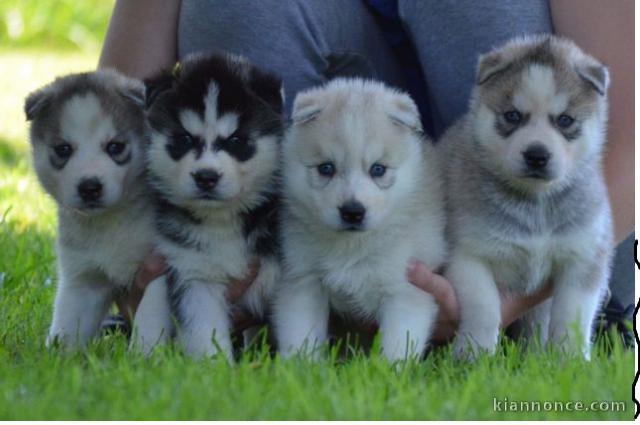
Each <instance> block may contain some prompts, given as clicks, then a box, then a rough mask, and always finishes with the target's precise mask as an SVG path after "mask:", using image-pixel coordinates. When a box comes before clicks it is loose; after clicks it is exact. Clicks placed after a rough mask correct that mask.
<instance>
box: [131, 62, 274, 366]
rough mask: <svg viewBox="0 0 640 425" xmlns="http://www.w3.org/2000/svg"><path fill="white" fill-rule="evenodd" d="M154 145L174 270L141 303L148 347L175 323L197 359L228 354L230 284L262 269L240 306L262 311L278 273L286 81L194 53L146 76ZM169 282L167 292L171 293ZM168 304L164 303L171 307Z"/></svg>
mask: <svg viewBox="0 0 640 425" xmlns="http://www.w3.org/2000/svg"><path fill="white" fill-rule="evenodd" d="M146 103H147V118H148V122H149V126H150V139H151V143H150V145H149V148H148V151H147V168H148V173H149V179H150V184H151V185H152V186H153V187H154V188H155V190H156V191H157V194H158V197H159V199H160V201H159V204H158V208H157V218H156V224H157V230H158V233H159V238H158V241H157V249H158V250H159V251H160V252H161V253H162V254H163V255H164V256H165V257H166V259H167V262H168V265H169V271H168V273H167V275H166V277H165V278H161V279H159V280H157V281H155V282H153V283H152V285H151V288H150V290H151V291H152V293H153V294H156V295H155V296H148V297H146V298H147V300H146V302H145V303H143V304H142V305H141V307H140V308H141V309H143V310H147V311H152V312H155V314H150V315H149V316H147V320H153V321H155V326H150V327H148V326H146V325H147V324H139V325H140V326H139V329H140V328H143V329H147V328H149V329H151V331H150V333H149V334H147V335H143V334H140V333H138V336H137V342H138V343H140V344H141V347H142V348H143V350H145V351H149V349H151V348H152V347H153V345H154V344H155V343H157V342H158V341H161V340H163V339H164V338H165V337H166V336H167V334H168V333H169V332H168V328H169V327H170V325H171V321H170V315H169V314H165V312H166V311H167V310H168V309H169V308H170V309H171V312H172V313H173V317H174V318H175V319H176V321H177V324H178V332H177V338H178V340H179V342H180V343H181V344H182V345H183V346H184V348H185V350H186V351H187V353H189V354H190V355H193V356H203V355H213V354H215V353H217V352H218V351H219V350H221V351H222V352H223V353H224V354H225V355H227V357H230V355H231V349H232V347H231V341H230V321H229V309H228V305H227V303H226V301H225V291H226V289H227V285H228V283H229V281H230V280H231V279H233V278H236V279H239V278H242V277H243V276H245V275H246V273H247V271H248V268H249V264H250V262H251V261H252V260H254V259H255V258H256V257H257V258H258V259H259V260H260V272H259V273H258V276H257V278H256V280H255V282H254V284H253V285H252V287H251V288H250V290H249V291H248V292H247V293H246V294H245V295H244V296H243V298H242V300H241V303H242V304H243V306H244V307H246V308H248V309H249V310H250V311H251V312H252V313H254V314H256V315H262V314H264V310H265V306H266V304H267V302H268V299H269V294H270V293H271V292H272V288H273V286H274V284H275V282H276V281H277V280H278V279H279V276H280V266H279V263H278V259H277V252H276V251H277V245H276V237H275V234H274V230H275V223H276V205H277V196H276V194H277V170H278V163H279V145H280V139H281V136H282V132H283V125H284V124H283V118H282V108H283V98H282V84H281V81H280V80H279V79H278V78H277V77H275V76H273V75H270V74H268V73H265V72H262V71H260V70H258V69H256V68H255V67H253V66H252V65H250V64H249V63H248V62H247V61H245V60H244V59H242V58H239V57H236V56H224V57H223V56H202V55H198V56H190V57H188V58H186V59H185V60H184V61H183V62H181V63H180V64H178V65H177V66H176V67H175V68H174V69H173V70H172V71H170V72H163V73H161V74H160V75H157V76H156V77H154V78H152V79H150V80H148V81H147V82H146ZM165 284H166V285H167V288H168V293H169V297H168V298H167V297H166V292H165V291H166V289H167V288H164V287H163V285H165ZM167 300H168V304H167Z"/></svg>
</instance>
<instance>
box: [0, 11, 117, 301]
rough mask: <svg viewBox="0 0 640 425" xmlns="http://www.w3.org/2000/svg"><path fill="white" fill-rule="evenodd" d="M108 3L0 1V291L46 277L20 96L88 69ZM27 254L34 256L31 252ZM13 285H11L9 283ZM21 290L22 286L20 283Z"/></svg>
mask: <svg viewBox="0 0 640 425" xmlns="http://www.w3.org/2000/svg"><path fill="white" fill-rule="evenodd" d="M113 4H114V0H79V1H78V0H2V1H0V247H1V248H2V251H3V252H4V255H0V288H1V287H3V286H4V290H5V291H11V289H10V288H12V287H13V288H16V289H17V288H19V287H20V286H18V285H15V284H16V283H17V282H22V285H24V284H25V283H26V284H27V285H29V286H32V285H33V286H36V287H42V282H43V279H44V281H45V284H46V283H47V282H50V279H49V278H48V276H51V275H52V274H53V270H49V271H48V272H45V274H44V276H43V270H42V266H43V265H44V264H46V269H49V267H51V260H52V259H53V251H52V240H53V236H54V231H55V209H54V206H53V203H52V202H51V201H50V200H49V199H48V198H47V197H46V196H45V195H44V194H43V192H42V191H41V190H40V188H39V186H38V184H37V182H36V179H35V175H34V173H33V171H32V168H31V161H30V152H29V143H28V140H27V129H28V125H27V122H26V121H25V116H24V112H23V102H24V98H25V97H26V95H27V94H28V93H29V92H31V91H32V90H35V89H36V88H38V87H40V86H41V85H43V84H46V83H48V82H50V81H52V80H53V79H54V78H55V77H56V76H58V75H62V74H66V73H70V72H79V71H87V70H91V69H94V68H95V67H96V65H97V62H98V56H99V54H100V47H101V44H102V40H103V38H104V35H105V33H106V29H107V25H108V22H109V17H110V14H111V10H112V8H113ZM34 252H35V253H38V255H35V256H34ZM14 285H15V286H14ZM22 288H23V289H24V287H22Z"/></svg>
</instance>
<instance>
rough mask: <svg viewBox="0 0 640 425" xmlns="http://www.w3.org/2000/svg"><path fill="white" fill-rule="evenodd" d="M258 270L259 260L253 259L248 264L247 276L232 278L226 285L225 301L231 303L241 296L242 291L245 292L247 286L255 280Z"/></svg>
mask: <svg viewBox="0 0 640 425" xmlns="http://www.w3.org/2000/svg"><path fill="white" fill-rule="evenodd" d="M259 270H260V262H259V261H258V260H256V259H254V260H252V261H251V263H250V264H249V272H248V274H247V276H245V277H244V278H242V279H232V280H231V282H230V284H229V286H228V287H227V292H226V297H227V301H229V302H230V303H232V304H233V303H235V302H237V301H238V300H239V299H240V298H242V296H243V295H244V293H245V292H247V290H248V289H249V287H250V286H251V285H252V284H253V281H254V280H256V277H257V276H258V272H259Z"/></svg>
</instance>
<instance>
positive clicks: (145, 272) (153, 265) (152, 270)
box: [134, 251, 167, 291]
mask: <svg viewBox="0 0 640 425" xmlns="http://www.w3.org/2000/svg"><path fill="white" fill-rule="evenodd" d="M166 269H167V263H166V261H165V258H164V256H162V255H161V254H159V253H157V252H155V251H152V252H151V253H150V254H149V255H147V257H146V258H145V259H144V261H143V262H142V266H141V267H140V269H138V272H137V273H136V277H135V279H134V286H135V287H136V288H138V289H140V290H141V291H144V290H145V288H146V287H147V285H149V283H151V281H153V280H154V279H155V278H157V277H159V276H161V275H162V274H163V273H164V272H165V271H166Z"/></svg>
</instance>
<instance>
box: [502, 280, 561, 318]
mask: <svg viewBox="0 0 640 425" xmlns="http://www.w3.org/2000/svg"><path fill="white" fill-rule="evenodd" d="M552 293H553V285H552V284H551V283H547V284H546V285H545V286H544V287H543V288H542V289H540V290H539V291H538V292H534V293H533V294H528V295H520V294H513V295H509V294H505V295H502V296H501V300H500V306H501V313H502V327H507V326H509V325H510V324H511V323H513V322H515V321H516V320H517V319H519V318H520V317H522V315H524V314H525V313H526V312H527V311H529V310H530V309H532V308H533V307H535V306H537V305H538V304H540V303H541V302H543V301H545V300H547V299H549V297H551V295H552Z"/></svg>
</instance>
